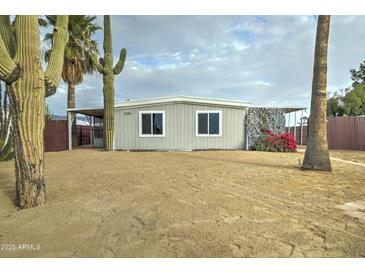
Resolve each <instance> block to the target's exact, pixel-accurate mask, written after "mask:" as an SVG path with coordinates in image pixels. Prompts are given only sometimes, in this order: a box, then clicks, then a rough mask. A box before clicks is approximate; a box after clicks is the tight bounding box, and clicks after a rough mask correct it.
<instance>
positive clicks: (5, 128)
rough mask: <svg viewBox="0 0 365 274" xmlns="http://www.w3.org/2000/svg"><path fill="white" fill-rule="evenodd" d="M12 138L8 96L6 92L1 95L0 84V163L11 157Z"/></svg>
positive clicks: (0, 88) (0, 85) (0, 84)
mask: <svg viewBox="0 0 365 274" xmlns="http://www.w3.org/2000/svg"><path fill="white" fill-rule="evenodd" d="M3 96H4V99H2V97H3ZM12 137H13V135H12V132H11V123H10V111H9V104H8V96H7V94H6V92H4V94H3V92H2V83H0V161H3V160H8V159H11V157H12V156H13V153H12V152H13V138H12Z"/></svg>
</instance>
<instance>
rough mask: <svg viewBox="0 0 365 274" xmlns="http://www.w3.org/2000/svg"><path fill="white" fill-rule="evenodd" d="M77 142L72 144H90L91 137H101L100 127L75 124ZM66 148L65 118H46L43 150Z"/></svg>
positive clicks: (66, 130) (101, 129)
mask: <svg viewBox="0 0 365 274" xmlns="http://www.w3.org/2000/svg"><path fill="white" fill-rule="evenodd" d="M76 132H77V143H76V144H73V146H82V145H91V139H92V138H93V137H94V138H103V128H102V127H93V128H92V127H90V126H86V125H85V126H84V125H76ZM67 149H68V129H67V121H66V120H46V125H45V131H44V150H45V151H46V152H48V151H62V150H67Z"/></svg>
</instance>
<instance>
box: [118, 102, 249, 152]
mask: <svg viewBox="0 0 365 274" xmlns="http://www.w3.org/2000/svg"><path fill="white" fill-rule="evenodd" d="M141 110H144V111H145V110H155V111H161V110H163V111H165V129H164V130H165V137H139V131H138V130H139V127H138V123H139V111H141ZM197 110H221V111H222V125H221V126H222V136H220V137H197V136H196V135H195V133H196V132H195V131H196V128H195V127H196V121H195V119H196V111H197ZM246 110H247V108H232V107H223V106H207V105H195V104H187V103H172V104H161V105H155V106H142V107H133V108H117V109H116V110H115V132H114V134H115V137H114V144H115V149H140V150H143V149H145V150H154V149H156V150H169V149H171V150H192V149H244V145H245V127H244V124H245V121H244V120H245V118H246ZM125 112H130V113H131V115H125Z"/></svg>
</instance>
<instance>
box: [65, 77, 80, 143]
mask: <svg viewBox="0 0 365 274" xmlns="http://www.w3.org/2000/svg"><path fill="white" fill-rule="evenodd" d="M75 107H76V103H75V85H74V84H72V83H67V108H75ZM71 116H72V117H75V116H76V114H75V113H71ZM71 127H72V146H73V147H75V146H77V145H78V143H77V129H76V119H73V122H72V126H71Z"/></svg>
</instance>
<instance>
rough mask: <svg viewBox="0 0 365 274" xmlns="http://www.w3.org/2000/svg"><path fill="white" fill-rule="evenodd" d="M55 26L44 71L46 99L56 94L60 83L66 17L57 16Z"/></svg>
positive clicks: (66, 38)
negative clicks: (50, 49)
mask: <svg viewBox="0 0 365 274" xmlns="http://www.w3.org/2000/svg"><path fill="white" fill-rule="evenodd" d="M56 20H57V21H56V26H55V28H54V31H53V45H52V51H51V55H50V58H49V62H48V66H47V69H46V71H45V86H46V97H48V96H51V95H53V94H54V93H55V92H56V89H57V86H58V84H59V83H60V81H61V76H62V68H63V60H64V59H63V56H64V52H65V46H66V44H67V40H68V30H67V29H68V16H67V15H58V16H57V19H56Z"/></svg>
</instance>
